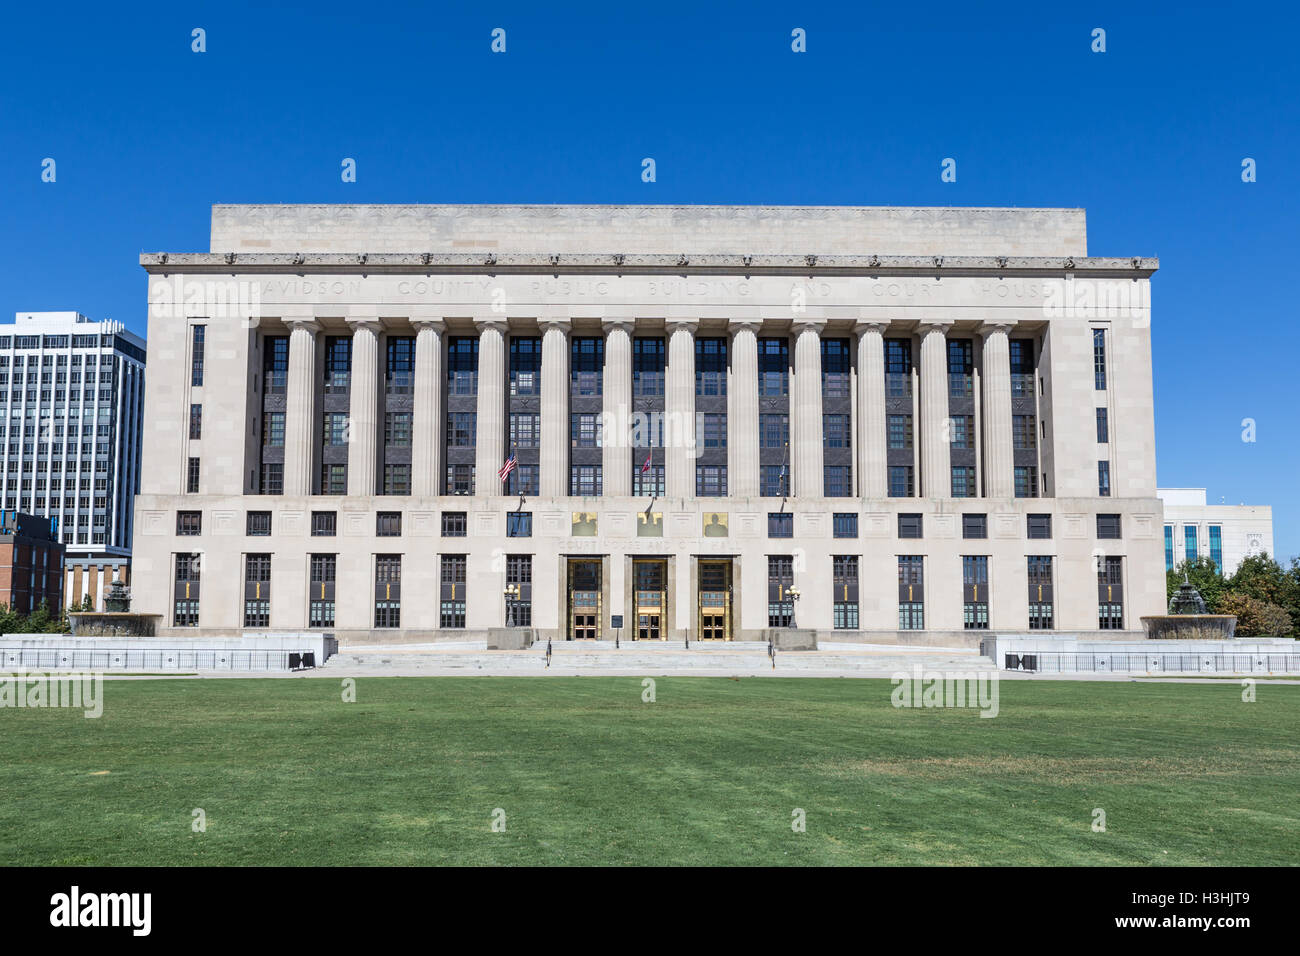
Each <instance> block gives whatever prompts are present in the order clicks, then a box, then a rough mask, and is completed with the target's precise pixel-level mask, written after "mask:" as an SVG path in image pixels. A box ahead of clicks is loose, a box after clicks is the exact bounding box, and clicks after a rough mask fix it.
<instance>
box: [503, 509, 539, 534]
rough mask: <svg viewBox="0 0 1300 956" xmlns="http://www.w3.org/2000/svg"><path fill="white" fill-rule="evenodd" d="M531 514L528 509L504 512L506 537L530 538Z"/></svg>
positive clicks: (531, 528) (531, 530) (531, 532)
mask: <svg viewBox="0 0 1300 956" xmlns="http://www.w3.org/2000/svg"><path fill="white" fill-rule="evenodd" d="M532 536H533V515H532V512H529V511H511V512H508V513H507V514H506V537H507V538H531V537H532Z"/></svg>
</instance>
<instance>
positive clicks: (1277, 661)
mask: <svg viewBox="0 0 1300 956" xmlns="http://www.w3.org/2000/svg"><path fill="white" fill-rule="evenodd" d="M1003 669H1004V670H1018V671H1027V672H1031V673H1037V674H1161V673H1183V674H1185V673H1204V674H1300V654H1169V653H1147V654H1110V653H1073V654H1068V653H1041V652H1039V653H1031V654H1006V655H1005V656H1004V658H1003Z"/></svg>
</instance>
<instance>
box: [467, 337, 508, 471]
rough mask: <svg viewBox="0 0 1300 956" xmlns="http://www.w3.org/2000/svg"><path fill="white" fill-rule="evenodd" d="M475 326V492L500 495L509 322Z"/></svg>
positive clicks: (503, 451)
mask: <svg viewBox="0 0 1300 956" xmlns="http://www.w3.org/2000/svg"><path fill="white" fill-rule="evenodd" d="M474 325H475V327H476V328H477V329H478V406H477V415H476V416H475V425H474V429H475V438H474V441H475V453H474V489H475V493H476V494H479V495H499V494H501V479H499V478H498V477H497V472H498V471H500V470H501V466H502V465H503V464H505V460H506V452H505V447H506V323H505V321H504V320H502V319H483V320H480V321H478V322H475V323H474Z"/></svg>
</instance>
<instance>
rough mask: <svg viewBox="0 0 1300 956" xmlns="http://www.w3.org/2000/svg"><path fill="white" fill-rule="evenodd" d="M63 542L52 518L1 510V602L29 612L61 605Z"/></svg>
mask: <svg viewBox="0 0 1300 956" xmlns="http://www.w3.org/2000/svg"><path fill="white" fill-rule="evenodd" d="M63 552H64V548H63V544H62V543H61V542H60V541H59V535H58V531H57V530H56V528H55V521H54V519H53V518H40V517H37V516H36V515H26V514H21V513H19V512H14V511H0V604H3V605H4V606H6V607H9V608H12V609H13V610H15V611H17V612H19V613H20V614H30V613H31V612H32V611H35V610H36V609H37V608H39V607H40V606H41V602H42V601H44V602H46V604H47V606H48V607H49V609H50V614H51V615H53V616H54V617H56V618H57V617H58V616H59V610H60V608H62V606H63V572H62V568H63Z"/></svg>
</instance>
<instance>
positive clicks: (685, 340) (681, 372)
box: [664, 319, 700, 498]
mask: <svg viewBox="0 0 1300 956" xmlns="http://www.w3.org/2000/svg"><path fill="white" fill-rule="evenodd" d="M699 324H700V323H699V320H698V319H670V320H669V321H668V369H667V384H666V388H665V389H664V417H665V421H664V445H665V448H664V482H665V484H666V486H667V489H666V490H667V492H668V497H670V498H693V497H694V496H695V460H696V458H697V457H698V451H697V449H696V447H695V443H696V442H697V441H698V440H699V438H700V436H698V435H696V434H695V330H696V329H697V328H699Z"/></svg>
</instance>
